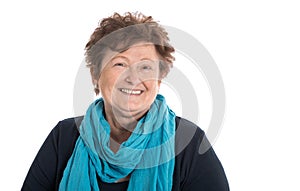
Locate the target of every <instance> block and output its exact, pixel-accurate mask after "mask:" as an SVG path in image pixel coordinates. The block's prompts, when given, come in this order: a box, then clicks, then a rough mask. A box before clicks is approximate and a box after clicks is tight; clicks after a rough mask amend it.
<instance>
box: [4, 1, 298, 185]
mask: <svg viewBox="0 0 300 191" xmlns="http://www.w3.org/2000/svg"><path fill="white" fill-rule="evenodd" d="M299 9H300V5H299V4H298V2H297V1H296V0H294V1H293V0H285V1H283V0H281V1H278V0H273V1H271V0H269V1H268V0H259V1H258V0H252V1H245V0H228V1H221V0H210V1H198V2H197V3H196V1H188V0H186V1H145V0H139V1H137V0H112V1H90V0H87V1H81V2H79V1H68V0H65V1H58V0H54V1H47V2H42V1H37V0H28V1H20V0H14V1H7V2H4V1H1V3H0V25H1V30H0V34H1V35H0V54H1V57H0V60H1V69H0V88H1V99H0V112H1V113H0V114H1V133H0V149H1V161H0V169H1V170H0V179H1V181H0V182H1V183H0V190H20V188H21V186H22V183H23V181H24V178H25V176H26V174H27V171H28V169H29V167H30V165H31V163H32V161H33V159H34V157H35V155H36V153H37V151H38V149H39V148H40V146H41V144H42V143H43V141H44V140H45V138H46V136H47V135H48V133H49V132H50V131H51V129H52V128H53V127H54V126H55V125H56V124H57V122H58V121H59V120H62V119H64V118H68V117H72V116H73V115H74V113H73V87H74V80H75V76H76V73H77V70H78V67H79V65H80V64H81V62H82V60H83V54H84V46H85V44H86V42H87V41H88V39H89V36H90V35H91V33H92V31H93V30H94V29H95V28H96V26H97V24H98V21H99V19H101V18H103V17H107V16H110V15H111V14H112V13H113V12H120V13H123V12H125V11H132V12H135V11H141V12H143V13H144V14H146V15H152V16H153V17H154V19H155V20H159V21H160V23H161V24H163V25H169V26H173V27H176V28H179V29H181V30H183V31H186V32H187V33H190V34H191V35H193V36H194V37H195V38H197V39H198V40H199V41H200V42H201V43H202V44H203V45H204V46H205V47H206V48H207V50H208V51H209V52H210V54H211V55H212V57H213V58H214V60H215V62H216V64H217V65H218V67H219V69H220V72H221V74H222V77H223V80H224V83H225V90H226V114H225V115H226V116H225V120H224V123H223V127H222V131H221V133H220V134H219V136H218V139H217V141H216V142H215V143H214V145H213V146H214V148H215V151H216V152H217V154H218V156H219V158H220V160H221V161H222V164H223V166H224V168H225V171H226V174H227V177H228V180H229V183H230V187H231V190H234V191H241V190H243V191H248V190H249V191H252V190H300V186H299V183H298V181H299V178H300V176H299V172H300V164H299V161H300V153H299V146H300V140H299V132H300V131H299V130H298V129H299V128H300V121H299V117H300V109H299V108H300V101H299V98H300V88H299V81H300V75H299V73H300V67H299V64H300V56H299V55H300V54H299V53H300V35H299V34H300V25H299V23H300V19H299V18H300V12H299ZM176 64H180V63H179V61H178V62H176ZM200 78H201V77H200ZM194 81H195V82H194V84H195V87H196V86H198V88H200V90H199V91H202V90H203V92H204V93H203V94H204V96H205V95H206V94H207V90H208V89H207V87H206V86H205V83H204V84H202V85H200V87H199V83H200V82H199V81H198V80H197V79H195V80H194ZM200 81H201V79H200ZM197 84H198V85H197ZM200 84H201V83H200ZM201 87H202V89H201ZM205 92H206V93H205ZM199 94H200V93H199ZM201 94H202V93H201ZM170 97H172V96H170ZM204 100H206V102H205V101H204V102H201V103H200V107H201V112H202V113H201V115H204V117H203V118H204V120H203V121H202V122H201V121H200V126H203V127H204V129H205V126H206V125H207V123H208V121H209V119H208V118H207V116H209V115H210V112H211V111H210V107H209V106H210V103H209V97H207V96H206V97H204ZM175 101H176V99H175ZM174 107H177V106H174ZM176 110H180V105H179V106H178V108H176ZM179 112H180V111H179Z"/></svg>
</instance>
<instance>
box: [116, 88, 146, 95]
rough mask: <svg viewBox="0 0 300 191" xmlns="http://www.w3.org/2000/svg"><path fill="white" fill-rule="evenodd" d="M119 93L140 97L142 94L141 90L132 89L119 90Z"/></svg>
mask: <svg viewBox="0 0 300 191" xmlns="http://www.w3.org/2000/svg"><path fill="white" fill-rule="evenodd" d="M120 91H121V92H123V93H126V94H131V95H140V94H142V93H143V91H142V90H132V89H126V88H120Z"/></svg>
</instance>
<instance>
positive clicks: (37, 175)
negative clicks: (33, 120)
mask: <svg viewBox="0 0 300 191" xmlns="http://www.w3.org/2000/svg"><path fill="white" fill-rule="evenodd" d="M57 126H59V124H58V125H57ZM55 134H56V131H55V128H54V129H53V130H52V131H51V133H50V134H49V135H48V137H47V138H46V140H45V142H44V143H43V145H42V147H41V148H40V150H39V152H38V153H37V155H36V157H35V159H34V161H33V163H32V165H31V167H30V169H29V171H28V174H27V176H26V178H25V181H24V183H23V186H22V189H21V190H22V191H27V190H28V191H29V190H31V191H35V190H37V191H38V190H39V191H46V190H54V186H55V177H56V169H57V142H56V140H55V138H56V135H55Z"/></svg>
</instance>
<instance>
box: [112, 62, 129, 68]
mask: <svg viewBox="0 0 300 191" xmlns="http://www.w3.org/2000/svg"><path fill="white" fill-rule="evenodd" d="M113 66H117V67H125V66H126V64H125V63H122V62H117V63H114V64H113Z"/></svg>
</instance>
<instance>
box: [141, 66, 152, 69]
mask: <svg viewBox="0 0 300 191" xmlns="http://www.w3.org/2000/svg"><path fill="white" fill-rule="evenodd" d="M142 69H143V70H152V67H151V66H150V65H144V66H143V67H142Z"/></svg>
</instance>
